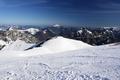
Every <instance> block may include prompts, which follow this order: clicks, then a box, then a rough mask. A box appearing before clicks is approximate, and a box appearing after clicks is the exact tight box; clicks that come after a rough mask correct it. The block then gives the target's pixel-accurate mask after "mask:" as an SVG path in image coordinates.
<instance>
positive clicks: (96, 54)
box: [0, 37, 120, 80]
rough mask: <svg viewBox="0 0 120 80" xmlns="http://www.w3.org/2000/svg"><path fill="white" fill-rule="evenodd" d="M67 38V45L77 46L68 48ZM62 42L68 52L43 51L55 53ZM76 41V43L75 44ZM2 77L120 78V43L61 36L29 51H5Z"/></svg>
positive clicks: (33, 79)
mask: <svg viewBox="0 0 120 80" xmlns="http://www.w3.org/2000/svg"><path fill="white" fill-rule="evenodd" d="M62 40H63V41H62ZM53 41H54V42H55V41H56V42H55V43H56V46H55V44H53V43H52V42H53ZM57 41H59V43H57ZM65 42H66V43H67V44H66V45H69V46H71V45H72V47H70V48H74V47H75V48H74V49H75V50H74V51H71V50H68V49H67V48H66V47H67V46H65ZM63 43H64V44H63ZM76 43H80V44H82V45H81V46H84V48H83V47H82V48H81V47H80V46H79V45H78V47H79V49H78V48H76V46H75V45H77V44H76ZM51 44H52V45H51ZM60 44H61V46H64V48H65V49H66V50H65V49H64V48H62V47H59V48H62V50H64V51H66V52H60V53H57V54H56V53H54V54H43V53H45V51H46V53H47V52H49V51H51V53H52V50H55V48H56V47H57V46H58V45H59V46H60ZM73 44H75V45H74V46H73ZM69 46H68V48H69ZM51 47H55V48H51ZM56 49H57V50H59V49H58V48H56ZM76 49H77V50H76ZM60 51H61V50H60ZM53 52H54V51H53ZM23 54H26V55H29V54H31V55H30V56H25V55H23ZM34 54H36V55H34ZM33 55H34V56H33ZM0 79H1V80H120V45H112V46H111V45H108V46H106V45H105V46H99V47H97V46H94V47H89V45H87V44H85V43H83V42H76V41H74V40H71V39H66V38H63V37H58V38H53V39H51V40H49V41H47V42H46V43H44V44H43V45H42V47H41V48H36V49H32V50H28V51H1V52H0Z"/></svg>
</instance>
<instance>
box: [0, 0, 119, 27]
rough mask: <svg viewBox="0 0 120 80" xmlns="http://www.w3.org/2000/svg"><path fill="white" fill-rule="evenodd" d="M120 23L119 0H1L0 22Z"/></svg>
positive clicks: (35, 23) (36, 23)
mask: <svg viewBox="0 0 120 80" xmlns="http://www.w3.org/2000/svg"><path fill="white" fill-rule="evenodd" d="M56 23H57V24H62V25H82V24H119V23H120V1H119V0H0V24H32V25H39V24H46V25H47V24H56Z"/></svg>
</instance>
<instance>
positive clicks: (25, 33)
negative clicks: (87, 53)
mask: <svg viewBox="0 0 120 80" xmlns="http://www.w3.org/2000/svg"><path fill="white" fill-rule="evenodd" d="M5 28H6V29H5ZM56 36H63V37H66V38H70V39H75V40H80V41H83V42H85V43H88V44H91V45H103V44H109V43H116V42H120V28H119V27H102V28H92V27H89V28H87V27H65V26H61V25H58V24H55V25H53V26H48V27H44V28H40V27H39V28H38V27H33V28H31V27H29V26H28V28H21V26H15V25H13V26H8V25H7V26H6V27H4V29H3V28H1V29H0V41H1V42H2V43H0V48H3V47H4V46H5V45H6V44H10V43H11V42H14V41H16V40H18V39H20V40H23V41H25V42H27V43H33V44H40V43H43V42H45V41H46V40H49V39H51V38H53V37H56ZM3 43H4V44H3ZM5 43H6V44H5Z"/></svg>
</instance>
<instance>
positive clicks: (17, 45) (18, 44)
mask: <svg viewBox="0 0 120 80" xmlns="http://www.w3.org/2000/svg"><path fill="white" fill-rule="evenodd" d="M33 45H34V44H29V43H26V42H24V41H22V40H19V39H18V40H16V41H15V42H12V43H11V44H8V45H6V46H5V47H4V48H3V49H2V50H3V51H12V50H13V51H24V50H25V49H27V48H29V47H31V46H33Z"/></svg>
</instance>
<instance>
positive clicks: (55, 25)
mask: <svg viewBox="0 0 120 80" xmlns="http://www.w3.org/2000/svg"><path fill="white" fill-rule="evenodd" d="M60 26H61V25H59V24H54V25H53V27H60Z"/></svg>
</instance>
